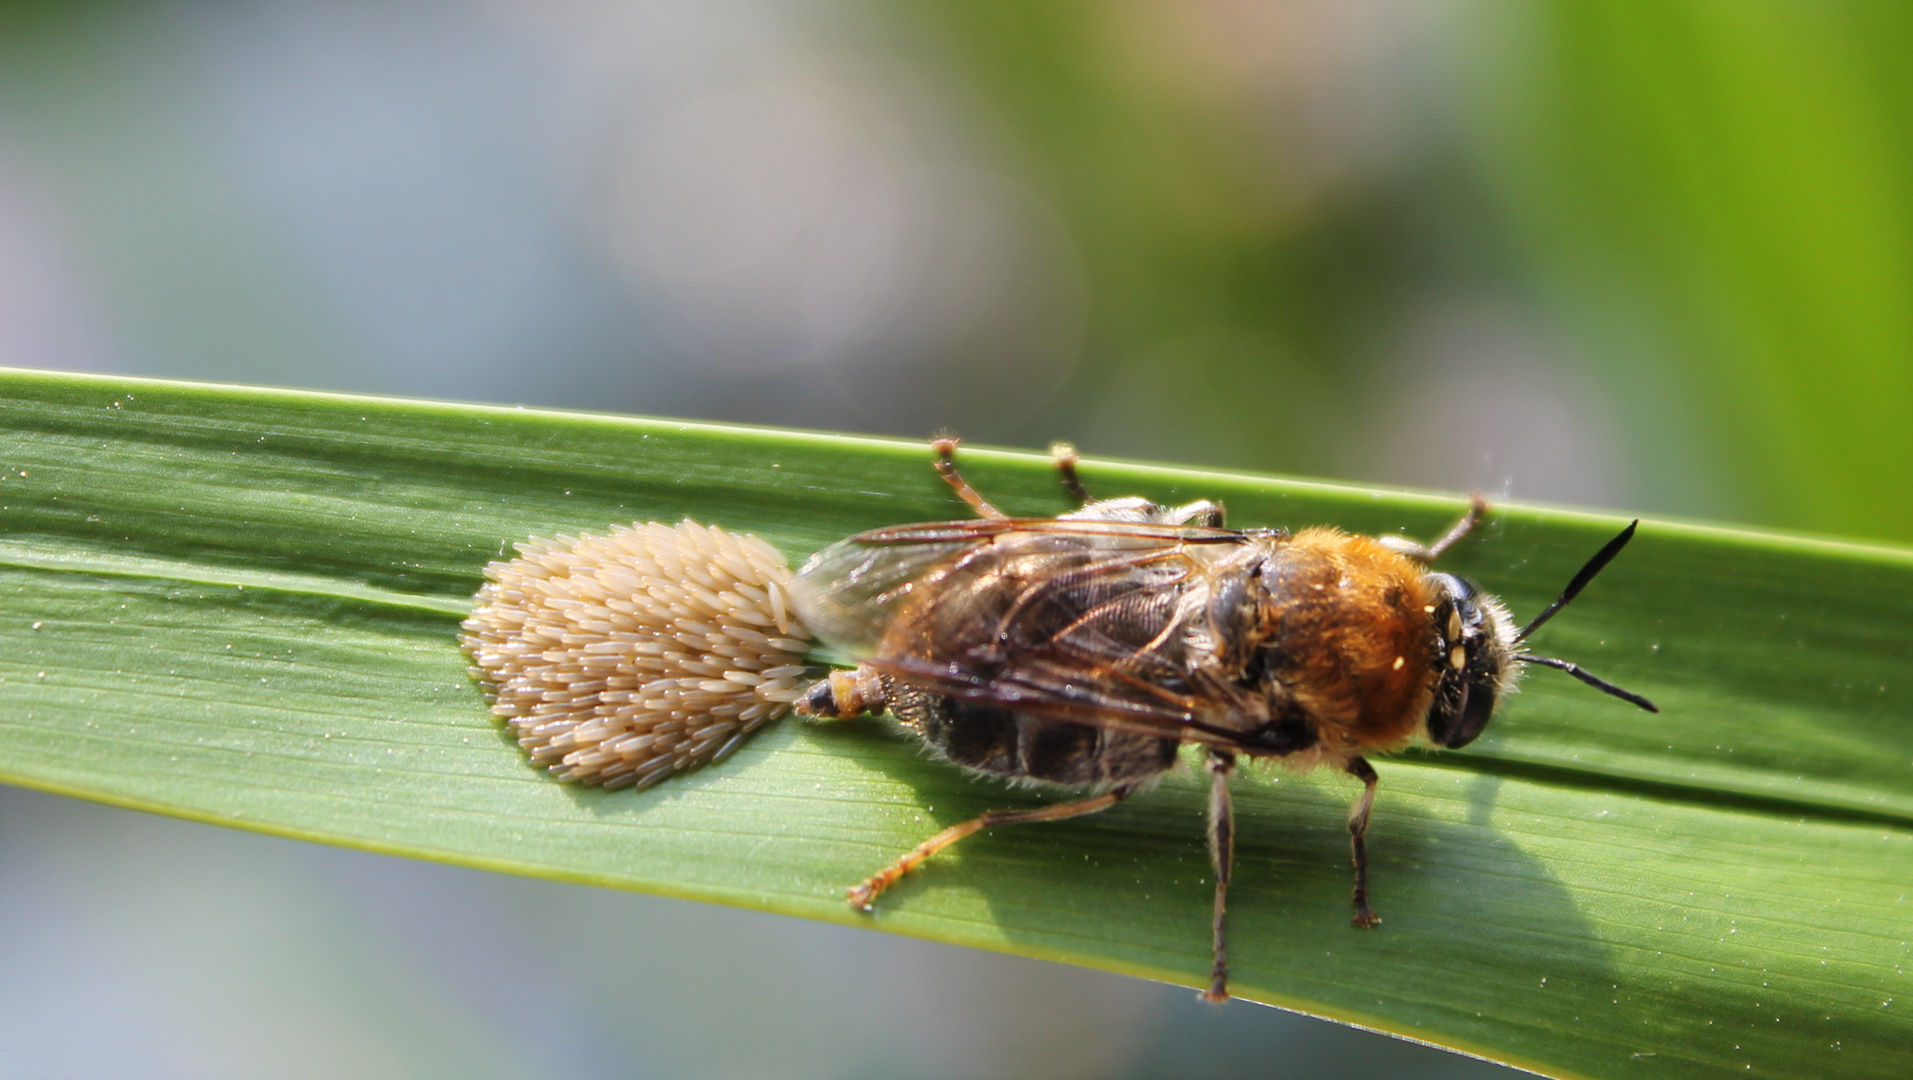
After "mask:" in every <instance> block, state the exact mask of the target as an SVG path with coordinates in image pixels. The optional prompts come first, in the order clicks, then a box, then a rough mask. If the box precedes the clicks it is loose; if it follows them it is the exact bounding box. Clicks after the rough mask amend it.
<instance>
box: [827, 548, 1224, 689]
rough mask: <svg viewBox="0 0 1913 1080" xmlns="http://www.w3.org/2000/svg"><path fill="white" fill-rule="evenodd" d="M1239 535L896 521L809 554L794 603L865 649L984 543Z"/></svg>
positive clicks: (840, 638)
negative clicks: (894, 523)
mask: <svg viewBox="0 0 1913 1080" xmlns="http://www.w3.org/2000/svg"><path fill="white" fill-rule="evenodd" d="M1242 535H1243V534H1241V533H1237V532H1232V531H1230V530H1226V529H1210V528H1203V527H1199V526H1176V525H1155V524H1149V523H1137V522H1121V521H1094V520H1089V521H1083V520H1061V519H1054V518H1009V519H979V520H968V521H940V522H926V523H921V524H914V525H899V526H894V527H890V528H884V529H873V530H871V531H869V532H864V533H859V534H857V535H856V536H852V537H850V538H848V539H846V540H840V541H838V542H837V543H835V544H832V545H830V546H829V547H827V548H825V549H824V550H822V551H820V552H818V553H817V554H816V555H814V556H812V557H811V559H810V561H809V562H807V563H805V564H804V566H803V568H802V569H800V570H799V571H798V572H797V578H796V581H795V582H794V583H793V585H792V595H793V604H794V606H795V607H796V609H797V612H798V614H799V615H800V616H802V618H803V620H804V622H805V624H806V625H807V626H809V627H810V629H811V631H812V632H813V633H815V634H817V635H818V636H819V637H820V638H822V639H824V640H825V641H827V642H829V643H830V644H831V645H833V646H836V647H838V648H840V649H845V650H847V651H849V652H851V653H852V654H854V655H860V656H861V655H868V654H869V653H871V652H872V651H874V650H875V649H876V647H877V645H878V643H879V642H880V641H881V640H882V639H883V637H884V635H885V634H886V633H887V632H888V630H889V627H890V625H891V623H892V622H893V620H894V619H895V617H896V615H897V613H898V612H899V611H900V610H902V609H903V608H904V607H905V606H906V605H908V604H909V603H910V602H911V601H912V600H913V599H914V598H917V597H920V596H923V595H924V594H925V593H927V592H935V591H938V590H940V589H942V588H943V587H944V584H945V583H944V578H945V576H946V575H947V574H948V573H950V572H951V571H952V570H954V569H956V568H957V567H959V566H962V565H965V564H966V559H971V558H974V557H975V556H976V555H977V553H979V552H983V551H985V550H986V549H987V550H990V551H992V552H997V553H999V554H1002V553H1012V552H1014V553H1020V554H1022V555H1023V556H1025V557H1026V558H1027V557H1035V558H1048V557H1050V556H1053V555H1062V556H1065V557H1068V556H1070V555H1072V554H1077V555H1080V554H1084V553H1088V552H1092V551H1105V552H1110V553H1116V552H1125V551H1138V550H1142V551H1148V550H1160V549H1163V548H1168V547H1173V546H1175V545H1178V544H1185V543H1194V544H1211V543H1233V542H1239V541H1240V540H1241V538H1242ZM999 549H1000V551H999ZM947 598H948V599H958V598H955V597H947Z"/></svg>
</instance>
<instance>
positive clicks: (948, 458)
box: [930, 435, 1010, 518]
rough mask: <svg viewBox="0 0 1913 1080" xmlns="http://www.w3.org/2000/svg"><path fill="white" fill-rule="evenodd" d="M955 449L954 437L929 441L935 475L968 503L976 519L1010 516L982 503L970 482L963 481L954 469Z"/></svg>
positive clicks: (947, 436)
mask: <svg viewBox="0 0 1913 1080" xmlns="http://www.w3.org/2000/svg"><path fill="white" fill-rule="evenodd" d="M956 448H957V441H956V437H955V436H954V435H939V436H937V437H936V438H934V439H931V440H930V449H932V450H935V451H936V452H937V474H938V475H940V476H942V477H943V482H944V483H946V484H949V485H950V486H951V487H953V488H955V489H956V493H957V498H959V499H962V500H963V501H964V502H966V503H969V504H970V509H972V510H975V511H976V514H977V516H978V517H986V518H1004V517H1009V516H1010V515H1008V514H1006V513H1004V512H1003V511H1001V510H998V509H997V508H996V507H994V506H991V505H990V504H989V503H987V502H984V501H983V496H981V495H978V494H977V493H976V489H975V488H973V487H971V486H970V482H969V481H968V480H965V479H963V474H962V473H960V472H958V471H957V467H956Z"/></svg>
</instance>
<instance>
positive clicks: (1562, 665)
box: [1515, 525, 1661, 713]
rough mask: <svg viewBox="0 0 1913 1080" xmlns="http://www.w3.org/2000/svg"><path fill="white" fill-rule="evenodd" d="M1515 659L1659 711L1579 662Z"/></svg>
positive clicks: (1546, 658) (1630, 527)
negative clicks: (1567, 676)
mask: <svg viewBox="0 0 1913 1080" xmlns="http://www.w3.org/2000/svg"><path fill="white" fill-rule="evenodd" d="M1628 531H1629V532H1632V531H1634V526H1632V525H1629V526H1628ZM1597 558H1598V556H1597ZM1596 569H1599V568H1598V567H1597V568H1596ZM1589 576H1590V577H1592V576H1593V575H1592V574H1590V575H1589ZM1583 584H1585V583H1583ZM1566 602H1567V601H1566V600H1563V601H1562V603H1566ZM1555 606H1556V607H1559V606H1560V605H1559V604H1557V605H1555ZM1515 659H1517V660H1526V661H1527V662H1528V663H1530V664H1540V665H1541V666H1542V667H1551V668H1554V669H1556V670H1558V671H1565V672H1567V673H1568V674H1570V675H1572V676H1574V677H1575V678H1577V679H1579V680H1581V681H1582V682H1584V683H1587V684H1588V685H1589V686H1592V687H1594V688H1595V689H1596V690H1599V691H1601V692H1602V693H1604V694H1613V695H1614V696H1615V697H1617V698H1620V699H1621V700H1622V701H1625V702H1627V703H1629V704H1631V705H1639V706H1640V707H1641V708H1643V709H1646V710H1647V711H1648V712H1651V713H1657V712H1660V711H1661V710H1660V708H1659V707H1658V706H1656V705H1655V704H1654V703H1653V702H1651V701H1649V700H1647V699H1646V698H1644V697H1642V696H1641V695H1639V694H1636V693H1634V692H1633V691H1631V690H1623V689H1621V688H1620V687H1618V686H1616V685H1614V684H1613V683H1611V682H1608V681H1607V680H1606V679H1603V678H1601V677H1600V676H1598V675H1593V674H1590V673H1589V672H1587V671H1584V670H1582V668H1581V666H1580V665H1579V664H1573V663H1569V662H1568V661H1566V660H1558V659H1556V658H1554V657H1552V656H1530V655H1528V654H1527V653H1522V654H1520V655H1519V656H1517V657H1516V658H1515Z"/></svg>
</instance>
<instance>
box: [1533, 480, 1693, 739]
mask: <svg viewBox="0 0 1913 1080" xmlns="http://www.w3.org/2000/svg"><path fill="white" fill-rule="evenodd" d="M1640 523H1641V521H1640V519H1639V518H1635V519H1634V521H1633V522H1632V523H1631V524H1629V525H1628V527H1627V528H1625V529H1622V530H1621V535H1619V536H1617V537H1615V538H1614V539H1612V540H1609V541H1608V542H1607V546H1606V547H1603V548H1602V549H1601V550H1599V551H1597V552H1595V553H1594V558H1592V559H1589V560H1588V563H1587V565H1586V566H1583V567H1582V568H1581V572H1580V573H1578V574H1576V575H1574V580H1573V581H1570V582H1568V587H1567V588H1565V589H1563V590H1561V599H1559V600H1556V601H1555V602H1554V603H1552V604H1549V605H1548V610H1546V611H1544V612H1542V613H1541V614H1539V615H1536V616H1535V617H1534V621H1533V622H1531V623H1529V624H1528V625H1526V626H1524V627H1522V628H1521V632H1520V633H1519V634H1516V635H1515V636H1514V639H1515V640H1516V641H1526V640H1528V636H1529V635H1530V634H1532V633H1534V632H1535V631H1536V630H1539V629H1541V624H1542V623H1545V622H1547V621H1548V620H1549V619H1552V618H1554V613H1555V612H1557V611H1560V610H1561V609H1562V608H1564V607H1567V606H1568V601H1570V600H1572V599H1574V598H1575V597H1577V596H1579V595H1581V590H1582V589H1585V588H1587V587H1588V582H1590V581H1593V580H1594V575H1596V574H1598V573H1600V572H1601V569H1602V568H1603V567H1605V566H1606V565H1607V564H1608V563H1610V562H1613V561H1614V556H1616V555H1619V554H1620V553H1621V549H1622V548H1624V547H1626V546H1627V542H1628V541H1629V540H1632V539H1634V528H1635V526H1637V525H1639V524H1640ZM1535 659H1536V661H1537V662H1541V661H1540V658H1539V657H1536V658H1535ZM1561 662H1563V663H1564V662H1565V661H1561ZM1551 666H1552V665H1551ZM1570 669H1572V670H1570ZM1562 670H1563V671H1568V673H1569V674H1571V675H1575V676H1576V677H1578V678H1580V679H1582V680H1584V681H1586V680H1590V679H1593V680H1594V681H1593V682H1591V683H1590V685H1593V686H1599V687H1601V688H1602V689H1604V690H1606V691H1608V692H1609V693H1614V688H1613V687H1611V686H1609V685H1608V684H1606V683H1604V682H1601V681H1600V680H1598V679H1594V677H1593V676H1592V675H1588V674H1587V673H1586V672H1583V671H1581V670H1580V669H1579V668H1575V667H1574V666H1573V665H1572V664H1569V665H1568V667H1567V668H1563V669H1562ZM1621 696H1622V697H1626V696H1627V695H1625V694H1622V695H1621ZM1628 700H1629V701H1633V700H1635V699H1633V698H1628ZM1648 708H1649V709H1653V706H1651V705H1650V706H1648ZM1656 711H1658V710H1656Z"/></svg>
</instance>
